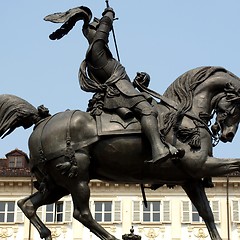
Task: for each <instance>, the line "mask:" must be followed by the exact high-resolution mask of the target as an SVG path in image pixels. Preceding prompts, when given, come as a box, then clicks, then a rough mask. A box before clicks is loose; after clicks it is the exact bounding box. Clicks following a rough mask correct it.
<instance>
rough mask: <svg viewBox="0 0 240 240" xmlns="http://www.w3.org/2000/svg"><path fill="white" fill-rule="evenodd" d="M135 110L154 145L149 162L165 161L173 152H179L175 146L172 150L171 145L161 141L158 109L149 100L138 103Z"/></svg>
mask: <svg viewBox="0 0 240 240" xmlns="http://www.w3.org/2000/svg"><path fill="white" fill-rule="evenodd" d="M134 111H135V112H136V113H138V114H139V115H140V120H141V126H142V130H143V132H144V134H145V135H146V137H147V138H148V140H149V142H150V144H151V147H152V160H151V161H149V162H156V161H161V162H162V161H165V160H167V159H168V158H169V157H170V156H171V155H172V154H175V153H177V152H178V150H177V149H176V148H175V147H173V146H171V152H170V151H169V147H168V146H167V145H166V144H164V143H163V142H162V141H161V138H160V134H159V130H158V121H157V111H155V110H154V109H153V108H152V106H151V105H150V104H149V103H148V102H147V101H144V102H140V103H138V104H137V105H136V106H135V108H134Z"/></svg>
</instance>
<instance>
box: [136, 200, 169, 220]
mask: <svg viewBox="0 0 240 240" xmlns="http://www.w3.org/2000/svg"><path fill="white" fill-rule="evenodd" d="M170 221H171V219H170V201H148V203H147V207H145V206H144V204H143V202H141V201H134V202H133V222H142V223H147V222H157V223H159V222H170Z"/></svg>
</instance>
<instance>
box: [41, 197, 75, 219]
mask: <svg viewBox="0 0 240 240" xmlns="http://www.w3.org/2000/svg"><path fill="white" fill-rule="evenodd" d="M37 215H38V216H39V217H40V219H41V220H42V221H43V222H45V223H63V222H71V221H72V202H71V201H58V202H56V203H53V204H48V205H46V206H42V207H40V208H38V210H37Z"/></svg>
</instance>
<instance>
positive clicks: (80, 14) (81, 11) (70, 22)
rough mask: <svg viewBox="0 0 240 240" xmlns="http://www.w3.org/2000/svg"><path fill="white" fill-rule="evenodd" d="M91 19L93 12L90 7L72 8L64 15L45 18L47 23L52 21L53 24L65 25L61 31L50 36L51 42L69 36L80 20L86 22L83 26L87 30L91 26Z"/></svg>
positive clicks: (58, 30)
mask: <svg viewBox="0 0 240 240" xmlns="http://www.w3.org/2000/svg"><path fill="white" fill-rule="evenodd" d="M91 19H92V12H91V10H90V9H89V8H88V7H85V6H81V7H76V8H72V9H69V10H68V11H66V12H63V13H54V14H50V15H48V16H46V17H45V18H44V20H45V21H50V22H53V23H64V24H63V25H62V26H61V27H60V28H59V29H57V30H56V31H55V32H53V33H52V34H50V35H49V38H50V39H51V40H56V39H57V40H58V39H61V38H62V37H63V36H65V35H67V34H68V32H69V31H70V30H71V29H72V28H73V27H74V25H75V24H76V22H77V21H79V20H83V21H84V24H83V26H84V28H86V27H87V26H88V25H89V22H90V21H91Z"/></svg>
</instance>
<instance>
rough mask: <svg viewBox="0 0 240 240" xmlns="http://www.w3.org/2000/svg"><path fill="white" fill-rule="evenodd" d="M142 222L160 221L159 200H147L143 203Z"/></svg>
mask: <svg viewBox="0 0 240 240" xmlns="http://www.w3.org/2000/svg"><path fill="white" fill-rule="evenodd" d="M143 222H160V202H148V205H147V207H145V206H144V205H143Z"/></svg>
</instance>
